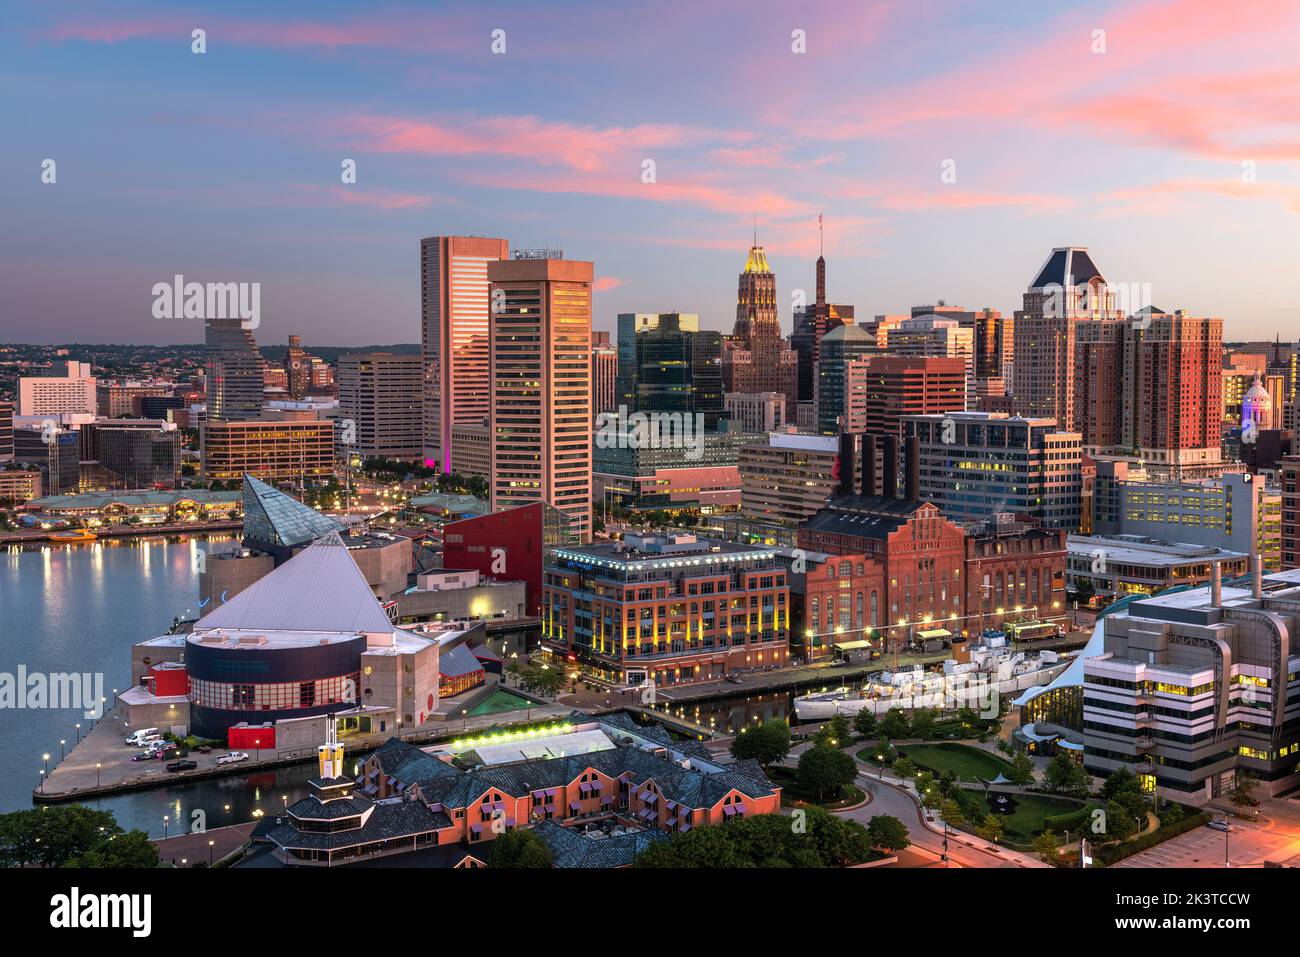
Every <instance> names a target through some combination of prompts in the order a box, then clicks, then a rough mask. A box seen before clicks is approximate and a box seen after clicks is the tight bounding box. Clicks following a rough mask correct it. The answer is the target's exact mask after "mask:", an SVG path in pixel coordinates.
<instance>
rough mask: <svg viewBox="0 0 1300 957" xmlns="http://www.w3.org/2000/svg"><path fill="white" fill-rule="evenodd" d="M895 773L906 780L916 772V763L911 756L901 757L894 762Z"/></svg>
mask: <svg viewBox="0 0 1300 957" xmlns="http://www.w3.org/2000/svg"><path fill="white" fill-rule="evenodd" d="M894 773H895V774H897V775H898V776H899V777H900V778H902V779H903V780H904V781H906V780H907V779H908V778H910V777H912V776H913V775H915V774H916V765H915V764H914V763H913V762H912V759H911V758H899V759H898V760H897V761H895V762H894Z"/></svg>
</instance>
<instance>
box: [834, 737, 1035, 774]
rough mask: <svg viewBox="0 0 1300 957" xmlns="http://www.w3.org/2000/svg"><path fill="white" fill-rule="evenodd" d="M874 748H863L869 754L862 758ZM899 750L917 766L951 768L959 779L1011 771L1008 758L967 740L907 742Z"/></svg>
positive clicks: (940, 769)
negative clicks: (963, 742)
mask: <svg viewBox="0 0 1300 957" xmlns="http://www.w3.org/2000/svg"><path fill="white" fill-rule="evenodd" d="M871 752H872V749H870V748H868V749H867V751H866V752H863V754H867V756H868V757H866V758H863V760H867V759H868V758H869V757H870V756H871V755H870V753H871ZM898 753H899V756H900V757H908V758H910V759H911V761H912V763H913V764H915V765H916V766H917V767H918V768H921V769H922V770H925V771H933V772H934V773H935V774H936V775H938V774H942V773H943V772H944V771H951V772H952V773H953V774H955V775H957V779H958V780H959V781H974V780H975V779H976V778H978V779H980V780H982V781H989V780H992V779H993V778H995V777H997V776H998V774H999V773H1001V774H1005V775H1007V776H1008V777H1010V775H1011V763H1010V762H1009V761H1004V760H1003V759H1002V758H1000V757H998V756H997V755H996V754H991V753H990V752H988V751H982V750H980V749H979V748H972V747H970V746H969V745H965V744H907V745H903V746H902V747H900V748H899V749H898ZM862 756H863V755H861V754H860V755H859V757H862Z"/></svg>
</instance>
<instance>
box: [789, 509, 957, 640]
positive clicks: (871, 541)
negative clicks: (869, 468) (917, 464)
mask: <svg viewBox="0 0 1300 957" xmlns="http://www.w3.org/2000/svg"><path fill="white" fill-rule="evenodd" d="M965 538H966V533H965V532H964V531H963V530H962V528H961V527H960V526H959V525H955V524H953V523H952V522H950V521H948V520H947V519H946V518H944V517H943V515H942V514H941V513H940V511H939V509H938V508H937V507H936V506H934V505H932V504H930V503H929V502H922V501H918V500H916V499H896V498H884V497H881V496H863V495H854V496H845V497H840V498H833V499H831V501H830V503H829V504H828V505H827V507H826V508H824V509H822V510H821V511H820V512H818V513H817V514H816V515H814V516H813V517H812V518H811V519H809V520H808V521H807V522H805V523H804V525H803V527H802V528H800V529H799V547H800V548H804V549H807V550H809V551H819V552H828V553H830V554H832V555H844V556H850V555H852V556H858V555H861V556H863V557H864V559H865V560H866V561H867V562H870V561H874V562H876V563H877V564H878V566H879V576H880V581H881V588H882V590H883V593H882V597H883V600H882V601H881V602H880V603H879V605H878V613H879V618H878V621H879V623H880V625H881V627H883V628H886V629H888V630H887V632H886V634H887V635H888V638H889V647H893V646H894V645H895V644H897V643H902V642H905V641H910V640H911V639H912V637H913V634H914V632H916V631H917V630H918V629H920V630H937V629H939V628H943V627H944V625H943V622H951V623H952V624H951V626H950V627H949V628H948V630H950V631H952V632H954V633H957V632H959V631H960V630H961V627H962V618H963V616H964V615H965V610H964V608H965V602H964V594H965V592H964V589H963V585H962V575H963V566H964V564H965ZM855 568H856V566H855ZM864 576H865V568H864ZM853 600H854V602H855V608H854V611H856V600H857V599H856V591H855V597H854V599H853ZM864 601H865V602H866V603H867V604H866V606H865V609H866V610H865V611H864V616H865V617H864V620H866V618H869V617H870V615H869V609H870V604H869V602H870V592H869V591H867V592H865V599H864ZM808 607H809V614H810V615H811V604H809V606H808ZM823 624H824V619H823ZM927 625H933V626H934V628H933V629H927V628H926V627H925V626H927Z"/></svg>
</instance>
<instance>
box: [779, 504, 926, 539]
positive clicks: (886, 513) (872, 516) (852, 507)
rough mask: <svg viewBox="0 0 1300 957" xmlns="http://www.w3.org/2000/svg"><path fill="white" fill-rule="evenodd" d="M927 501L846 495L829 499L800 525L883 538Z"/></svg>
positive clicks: (896, 529)
mask: <svg viewBox="0 0 1300 957" xmlns="http://www.w3.org/2000/svg"><path fill="white" fill-rule="evenodd" d="M925 504H926V503H925V502H924V501H923V500H921V499H906V498H883V497H881V496H879V495H870V496H867V495H847V496H839V497H836V498H832V499H831V500H830V501H829V502H827V504H826V507H825V508H823V509H822V510H821V511H819V512H818V513H817V514H816V515H814V516H812V517H811V518H810V519H808V520H807V521H806V522H804V524H803V528H805V529H809V530H811V531H817V532H830V533H832V534H835V535H854V536H857V537H859V538H875V539H885V538H888V537H889V536H890V535H891V534H892V533H894V532H896V531H898V529H899V528H901V527H902V526H903V525H905V524H906V523H907V521H908V520H909V519H910V518H911V517H912V515H913V514H914V513H915V512H916V511H917V509H919V508H921V507H922V506H923V505H925Z"/></svg>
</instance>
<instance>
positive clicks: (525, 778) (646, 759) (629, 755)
mask: <svg viewBox="0 0 1300 957" xmlns="http://www.w3.org/2000/svg"><path fill="white" fill-rule="evenodd" d="M443 767H444V768H447V767H450V765H444V766H443ZM587 768H592V769H594V770H596V771H599V772H600V773H602V774H604V775H605V776H606V777H608V778H620V777H622V776H624V775H627V779H628V780H629V781H631V782H632V783H633V784H634V785H636V786H638V787H640V786H641V785H643V784H644V783H645V782H647V781H651V780H653V781H654V782H655V783H656V784H657V785H658V787H659V790H660V791H661V792H662V793H663V795H664V797H666V798H667V799H668V800H670V801H676V802H677V803H679V804H685V805H687V806H689V807H692V808H706V807H713V805H715V804H717V803H718V802H719V801H721V800H722V799H723V798H724V797H726V796H727V795H728V794H730V793H731V791H732V790H736V791H739V792H740V793H741V794H744V795H745V796H746V797H750V798H760V797H767V796H768V795H770V794H772V793H774V791H773V787H772V782H771V781H770V780H769V779H768V778H767V775H765V774H764V773H763V771H762V769H761V768H759V767H758V766H757V765H756V764H752V763H750V762H738V763H736V764H731V765H726V766H725V767H724V769H723V770H722V771H718V772H705V771H700V770H695V769H692V770H688V769H686V768H683V767H682V766H681V765H679V764H677V763H676V762H673V761H669V760H668V759H666V758H661V757H657V756H655V755H653V754H649V753H647V752H645V751H642V750H640V749H638V748H629V747H620V748H613V749H611V750H609V751H593V752H591V753H588V754H579V755H569V756H565V757H562V758H547V759H542V760H534V761H520V762H517V763H515V764H502V765H497V766H496V767H487V768H476V769H474V770H473V771H457V773H458V774H459V775H460V776H459V777H457V778H452V777H450V776H448V775H446V774H445V773H444V772H441V771H440V773H439V774H438V775H437V776H436V777H435V776H431V777H429V778H424V779H417V780H403V779H402V778H401V777H400V776H399V775H398V774H392V775H390V776H391V777H394V778H395V779H397V780H398V781H400V782H402V783H405V784H406V785H407V790H408V793H410V788H411V787H412V786H414V787H417V788H418V789H419V794H420V796H421V797H422V798H423V799H424V800H425V801H428V802H429V803H431V804H435V803H436V804H441V805H443V806H444V807H452V808H457V807H468V806H470V805H471V804H474V803H476V802H478V801H479V800H481V799H482V797H483V795H484V794H486V793H487V792H488V791H489V790H493V789H495V790H497V791H501V792H502V793H504V794H507V795H509V796H511V797H524V796H526V795H527V794H529V793H530V792H531V791H537V790H541V789H544V788H554V787H562V786H564V785H567V784H571V783H572V782H573V781H575V780H577V779H578V778H579V777H580V776H581V775H582V773H583V772H584V771H585V770H586V769H587ZM452 770H453V771H456V769H454V768H453V769H452Z"/></svg>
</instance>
